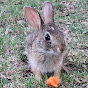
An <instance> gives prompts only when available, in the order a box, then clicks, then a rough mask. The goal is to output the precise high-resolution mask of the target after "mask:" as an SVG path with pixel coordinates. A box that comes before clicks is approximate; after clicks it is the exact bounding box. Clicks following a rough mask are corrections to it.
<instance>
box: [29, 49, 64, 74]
mask: <svg viewBox="0 0 88 88" xmlns="http://www.w3.org/2000/svg"><path fill="white" fill-rule="evenodd" d="M62 61H63V59H62V54H59V55H58V54H52V51H42V52H41V51H40V50H37V51H33V53H31V57H30V65H31V67H36V68H37V69H38V70H39V71H41V73H47V72H52V71H54V70H55V69H56V67H57V66H58V65H60V66H61V65H62Z"/></svg>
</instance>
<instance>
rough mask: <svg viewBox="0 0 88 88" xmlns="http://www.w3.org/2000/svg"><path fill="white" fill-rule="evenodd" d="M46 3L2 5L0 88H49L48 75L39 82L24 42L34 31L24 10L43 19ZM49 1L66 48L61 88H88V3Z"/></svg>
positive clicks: (19, 0)
mask: <svg viewBox="0 0 88 88" xmlns="http://www.w3.org/2000/svg"><path fill="white" fill-rule="evenodd" d="M44 1H45V0H2V1H0V88H48V86H47V85H46V80H47V79H48V77H47V75H44V76H43V80H42V81H37V80H36V79H35V78H34V75H33V73H32V72H31V68H28V65H27V63H26V60H25V58H26V56H24V40H25V38H26V36H27V35H28V34H30V32H31V31H32V30H33V29H32V28H30V26H29V25H28V24H27V22H26V20H25V17H24V10H23V8H24V6H31V7H34V8H35V9H37V10H38V11H39V13H40V14H41V15H42V13H41V12H42V4H43V2H44ZM49 1H50V2H51V3H52V4H53V5H54V11H55V13H54V19H55V23H56V25H57V26H58V28H59V29H60V30H61V31H63V32H64V33H65V38H66V46H67V52H66V56H65V57H64V70H63V69H62V72H61V77H62V82H61V84H60V85H59V88H88V0H49Z"/></svg>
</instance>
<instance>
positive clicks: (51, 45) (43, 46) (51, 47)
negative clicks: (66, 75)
mask: <svg viewBox="0 0 88 88" xmlns="http://www.w3.org/2000/svg"><path fill="white" fill-rule="evenodd" d="M28 8H29V9H28ZM46 8H47V9H48V10H49V9H50V10H51V13H49V12H47V14H48V15H51V16H50V17H49V16H48V18H47V14H46V10H45V9H46ZM24 10H25V13H26V14H25V15H26V19H27V21H28V23H29V25H31V26H32V25H33V26H32V27H33V28H35V30H34V31H33V32H32V33H31V34H30V35H29V36H27V38H26V40H25V51H26V55H27V57H28V62H29V64H30V66H31V68H32V70H33V72H34V74H35V77H36V78H37V79H40V78H41V73H48V72H53V71H54V76H56V77H57V78H58V79H59V80H61V78H60V71H61V66H62V63H63V57H64V55H65V52H64V51H65V49H66V46H65V42H64V35H63V33H62V32H61V31H59V29H58V27H57V26H56V25H55V24H54V21H53V19H54V17H53V6H52V4H51V3H50V2H45V3H44V6H43V18H44V22H43V21H42V19H41V17H40V15H38V13H37V11H36V10H34V9H32V8H31V7H25V9H24ZM30 10H31V12H32V13H30ZM48 10H47V11H48ZM27 12H29V13H27ZM28 14H29V16H31V17H33V16H34V17H33V18H31V19H30V17H29V18H28ZM33 14H34V15H33ZM32 15H33V16H32ZM36 16H38V17H37V18H38V19H37V18H36ZM45 20H46V21H45ZM31 21H33V23H32V22H31ZM38 21H39V23H36V22H38ZM40 22H41V23H40ZM46 34H48V35H49V36H50V40H49V41H47V40H46V39H45V36H46Z"/></svg>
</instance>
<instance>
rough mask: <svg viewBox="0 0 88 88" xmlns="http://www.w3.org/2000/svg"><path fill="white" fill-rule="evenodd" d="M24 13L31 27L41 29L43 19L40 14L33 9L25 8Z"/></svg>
mask: <svg viewBox="0 0 88 88" xmlns="http://www.w3.org/2000/svg"><path fill="white" fill-rule="evenodd" d="M24 13H25V17H26V20H27V21H28V23H29V25H30V26H31V27H33V28H34V29H40V28H41V21H42V20H41V17H40V15H39V13H38V12H37V11H36V10H35V9H34V8H31V7H24Z"/></svg>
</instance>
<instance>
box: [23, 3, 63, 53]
mask: <svg viewBox="0 0 88 88" xmlns="http://www.w3.org/2000/svg"><path fill="white" fill-rule="evenodd" d="M24 13H25V17H26V20H27V22H28V23H29V25H30V26H31V27H33V28H34V29H35V30H36V31H37V33H38V36H37V37H38V38H37V40H36V41H37V42H36V44H37V46H38V47H39V49H41V50H47V51H48V50H49V51H50V50H51V51H52V50H53V51H54V52H57V51H58V52H61V53H62V52H63V51H64V50H65V42H64V35H63V33H62V32H61V31H59V29H58V27H57V26H56V25H55V23H54V10H53V6H52V4H51V3H50V2H45V3H44V5H43V8H42V16H43V20H42V18H41V16H40V14H39V13H38V12H37V11H36V10H35V9H34V8H31V7H25V8H24Z"/></svg>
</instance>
